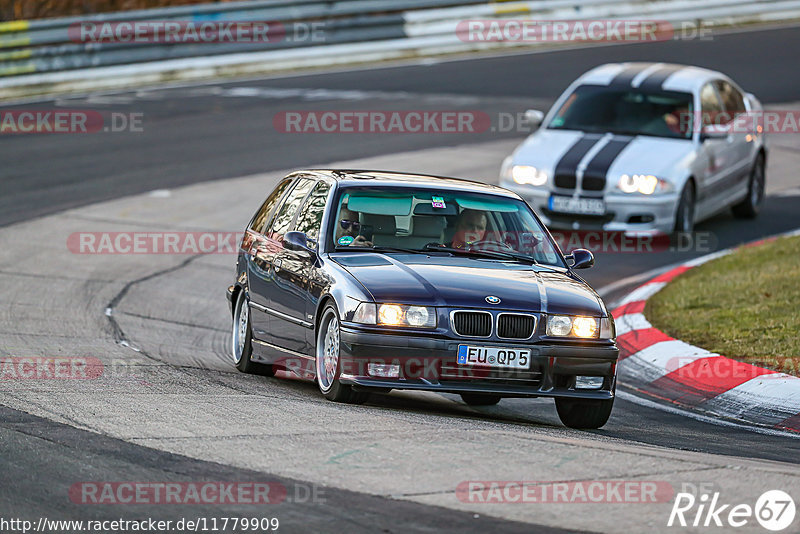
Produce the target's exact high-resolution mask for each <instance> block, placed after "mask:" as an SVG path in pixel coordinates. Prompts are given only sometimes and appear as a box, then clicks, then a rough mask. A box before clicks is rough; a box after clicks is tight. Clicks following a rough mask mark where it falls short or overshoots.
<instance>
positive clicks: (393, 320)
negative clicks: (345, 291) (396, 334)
mask: <svg viewBox="0 0 800 534" xmlns="http://www.w3.org/2000/svg"><path fill="white" fill-rule="evenodd" d="M353 322H354V323H361V324H378V325H383V326H412V327H416V328H434V327H435V326H436V308H432V307H430V306H408V305H405V304H375V303H372V302H362V303H361V304H359V305H358V308H356V312H355V314H353Z"/></svg>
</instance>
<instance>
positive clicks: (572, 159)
mask: <svg viewBox="0 0 800 534" xmlns="http://www.w3.org/2000/svg"><path fill="white" fill-rule="evenodd" d="M602 137H603V136H601V135H595V134H589V135H584V136H583V137H581V138H580V139H578V140H577V141H576V142H575V144H574V145H572V146H571V147H570V149H569V150H567V152H566V153H565V154H564V155H563V156H562V157H561V159H560V160H559V161H558V163H557V164H556V168H555V172H554V173H553V183H554V184H555V186H556V187H560V188H563V189H575V186H576V185H577V178H576V177H575V173H576V172H577V171H578V165H579V164H580V162H581V160H583V158H584V157H585V156H586V154H587V153H588V152H589V151H590V150H591V149H592V147H593V146H594V145H596V144H597V142H598V141H600V139H602Z"/></svg>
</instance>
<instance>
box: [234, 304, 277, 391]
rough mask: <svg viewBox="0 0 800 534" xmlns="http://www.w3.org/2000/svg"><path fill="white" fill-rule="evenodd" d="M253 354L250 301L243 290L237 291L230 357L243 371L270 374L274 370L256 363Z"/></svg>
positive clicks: (269, 366)
mask: <svg viewBox="0 0 800 534" xmlns="http://www.w3.org/2000/svg"><path fill="white" fill-rule="evenodd" d="M252 355H253V332H252V329H251V327H250V303H249V301H248V299H247V295H245V293H244V290H241V291H239V296H238V297H237V298H236V307H235V308H234V309H233V331H232V334H231V357H232V358H233V364H234V365H235V366H236V368H237V369H238V370H240V371H241V372H243V373H248V374H255V375H264V376H272V375H274V374H275V370H274V369H273V367H272V366H271V365H266V364H263V363H256V362H254V361H252V360H251V359H250V357H251V356H252Z"/></svg>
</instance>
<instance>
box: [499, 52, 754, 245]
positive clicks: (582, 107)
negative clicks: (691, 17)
mask: <svg viewBox="0 0 800 534" xmlns="http://www.w3.org/2000/svg"><path fill="white" fill-rule="evenodd" d="M761 112H762V107H761V103H760V102H759V101H758V100H757V99H756V97H755V96H753V95H752V94H749V93H745V92H743V91H742V90H741V89H740V88H739V86H738V85H736V83H735V82H734V81H733V80H731V79H730V78H728V77H727V76H725V75H724V74H721V73H719V72H714V71H711V70H707V69H702V68H699V67H690V66H683V65H672V64H664V63H621V64H619V63H618V64H607V65H602V66H600V67H596V68H594V69H592V70H591V71H589V72H587V73H586V74H584V75H583V76H581V77H580V78H578V79H577V80H576V81H575V82H573V83H572V85H570V86H569V87H568V88H567V90H566V91H565V92H564V93H563V94H562V95H561V96H560V97H559V98H558V100H557V101H556V103H555V104H554V105H553V108H552V109H551V110H550V111H549V112H548V113H547V115H544V114H543V113H542V112H539V111H536V110H529V111H528V112H526V116H527V118H528V120H529V121H530V122H533V123H539V122H541V124H542V126H541V127H540V128H539V129H538V130H537V131H535V132H534V133H533V134H531V135H530V136H529V137H528V138H527V139H526V140H525V141H524V142H523V143H522V144H521V145H520V146H519V147H517V149H516V150H515V151H514V152H513V154H512V155H511V156H509V157H508V158H506V159H505V161H504V162H503V166H502V169H501V172H500V185H502V186H503V187H506V188H508V189H512V190H514V191H516V192H517V193H519V194H520V195H521V196H522V197H523V198H525V199H526V200H527V201H528V203H529V204H530V205H531V206H532V207H533V208H534V209H535V210H536V211H537V212H538V213H539V214H540V215H542V219H543V220H544V222H545V223H546V224H547V225H548V226H550V227H551V228H557V229H573V230H606V231H624V232H626V233H671V232H673V231H674V232H689V231H691V230H692V229H693V227H694V224H695V222H699V221H701V220H703V219H706V218H708V217H711V216H712V215H714V214H716V213H718V212H720V211H722V210H725V209H727V208H729V207H732V208H733V213H734V215H736V216H737V217H755V216H756V215H757V214H758V211H759V207H760V205H761V203H762V200H763V198H764V185H765V172H764V171H765V166H766V156H767V148H766V143H765V138H764V135H763V134H762V128H761V127H760V126H759V125H758V123H759V121H758V116H759V115H760V113H761ZM743 118H744V119H745V120H742V119H743Z"/></svg>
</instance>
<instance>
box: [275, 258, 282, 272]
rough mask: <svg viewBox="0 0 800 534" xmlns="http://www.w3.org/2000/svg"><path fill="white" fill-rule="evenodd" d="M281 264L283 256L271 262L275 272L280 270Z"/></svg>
mask: <svg viewBox="0 0 800 534" xmlns="http://www.w3.org/2000/svg"><path fill="white" fill-rule="evenodd" d="M281 265H283V258H275V261H274V262H273V267H274V268H275V272H276V273H277V272H280V270H281Z"/></svg>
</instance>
